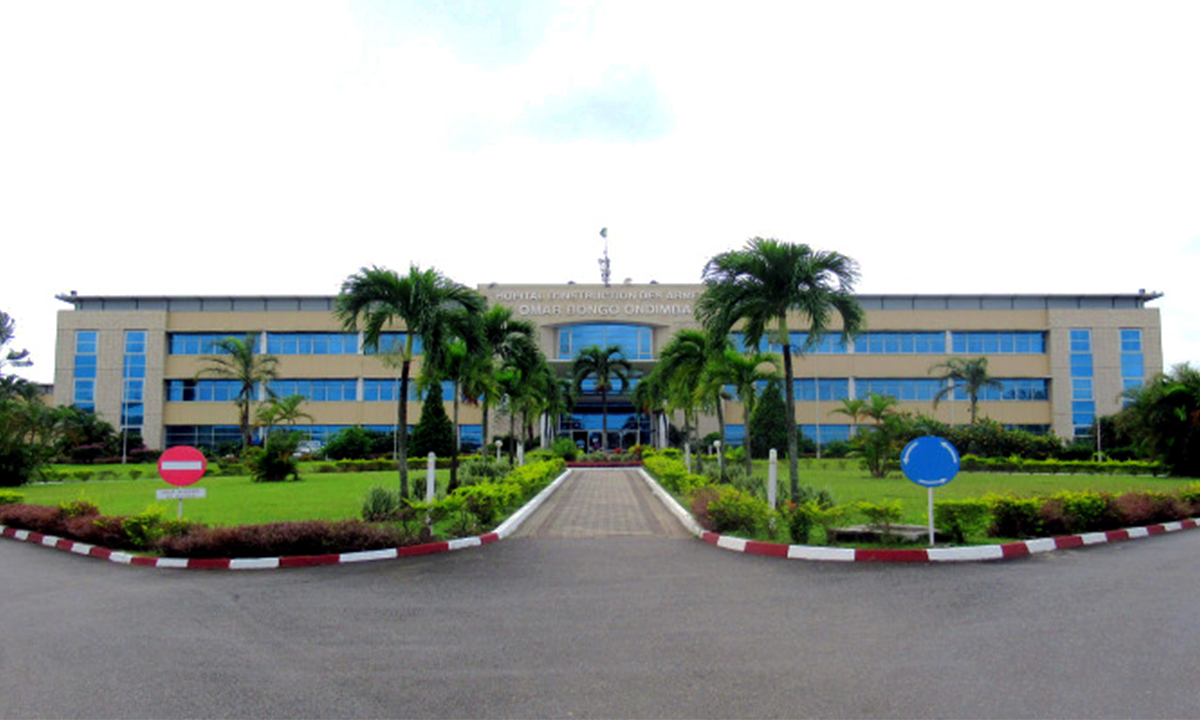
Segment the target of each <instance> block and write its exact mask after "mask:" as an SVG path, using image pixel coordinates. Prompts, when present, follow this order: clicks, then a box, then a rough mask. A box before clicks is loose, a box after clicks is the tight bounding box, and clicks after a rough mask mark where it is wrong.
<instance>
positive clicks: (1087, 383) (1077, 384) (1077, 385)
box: [1071, 378, 1095, 400]
mask: <svg viewBox="0 0 1200 720" xmlns="http://www.w3.org/2000/svg"><path fill="white" fill-rule="evenodd" d="M1071 397H1072V398H1073V399H1075V400H1094V399H1095V398H1093V397H1092V381H1091V379H1090V378H1075V379H1072V380H1071Z"/></svg>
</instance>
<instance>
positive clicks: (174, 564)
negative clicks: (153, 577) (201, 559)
mask: <svg viewBox="0 0 1200 720" xmlns="http://www.w3.org/2000/svg"><path fill="white" fill-rule="evenodd" d="M155 567H160V568H178V569H180V570H186V569H187V567H188V559H187V558H159V559H158V562H157V563H155Z"/></svg>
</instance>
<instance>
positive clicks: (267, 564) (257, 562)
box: [229, 557, 279, 570]
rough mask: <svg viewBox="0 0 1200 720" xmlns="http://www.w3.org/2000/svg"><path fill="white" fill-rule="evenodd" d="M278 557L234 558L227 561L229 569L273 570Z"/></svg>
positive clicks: (277, 563) (276, 565) (277, 565)
mask: <svg viewBox="0 0 1200 720" xmlns="http://www.w3.org/2000/svg"><path fill="white" fill-rule="evenodd" d="M277 567H279V558H277V557H272V558H235V559H233V560H230V561H229V569H230V570H274V569H275V568H277Z"/></svg>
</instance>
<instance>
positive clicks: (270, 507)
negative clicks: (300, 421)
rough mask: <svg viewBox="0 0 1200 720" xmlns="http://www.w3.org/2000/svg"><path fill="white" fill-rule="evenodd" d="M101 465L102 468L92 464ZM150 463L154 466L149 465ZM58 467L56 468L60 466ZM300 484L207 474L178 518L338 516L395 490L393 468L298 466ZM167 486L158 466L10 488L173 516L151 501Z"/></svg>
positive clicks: (40, 497) (420, 484)
mask: <svg viewBox="0 0 1200 720" xmlns="http://www.w3.org/2000/svg"><path fill="white" fill-rule="evenodd" d="M95 467H102V466H94V468H95ZM151 467H153V466H151ZM60 469H61V468H60ZM301 477H302V478H303V479H302V480H301V481H300V482H284V483H256V482H252V481H251V480H250V478H249V477H248V476H238V475H234V476H220V477H217V476H207V477H205V478H203V479H202V480H200V482H198V483H196V484H195V485H192V486H191V487H196V488H201V487H202V488H205V489H206V491H207V497H205V498H203V499H197V500H184V501H183V516H184V517H185V518H187V519H189V520H192V521H195V522H200V523H204V524H206V525H249V524H259V523H268V522H278V521H288V520H343V519H347V518H357V517H359V516H360V515H361V511H362V501H363V498H364V497H365V496H366V494H367V492H368V491H369V490H370V489H371V488H372V487H375V486H380V487H385V488H388V489H395V488H398V487H399V484H400V481H399V475H398V474H397V472H396V471H394V470H388V471H380V472H365V473H317V472H305V471H304V468H302V469H301ZM408 477H409V483H410V484H411V486H412V487H413V488H414V489H415V490H417V491H419V492H421V494H422V496H423V495H424V488H425V471H424V470H421V471H410V472H409V476H408ZM449 479H450V471H449V470H439V471H437V483H438V492H439V496H444V495H445V492H446V485H447V484H448V482H449ZM171 487H172V486H171V485H168V484H167V483H165V482H163V480H162V479H160V478H159V477H158V474H157V470H152V471H151V472H150V473H149V474H148V475H145V476H143V477H142V478H141V479H139V480H93V481H88V482H64V483H53V484H34V485H25V486H22V487H19V488H14V489H15V490H16V491H17V492H18V493H20V494H22V495H24V496H25V502H27V503H31V504H34V505H57V504H59V503H61V502H67V501H71V500H87V501H89V502H93V503H95V504H96V505H98V506H99V507H100V512H101V513H103V514H105V515H133V514H136V513H140V512H142V511H143V510H145V509H146V508H147V507H149V506H151V505H157V506H160V507H162V508H164V514H165V515H166V516H167V517H175V513H176V511H177V510H176V508H177V502H178V501H175V500H156V499H155V491H156V490H165V489H170V488H171Z"/></svg>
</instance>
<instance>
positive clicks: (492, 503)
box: [451, 483, 521, 527]
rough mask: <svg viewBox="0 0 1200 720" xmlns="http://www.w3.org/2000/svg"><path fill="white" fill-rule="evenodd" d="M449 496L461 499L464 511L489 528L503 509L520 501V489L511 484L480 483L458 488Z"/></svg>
mask: <svg viewBox="0 0 1200 720" xmlns="http://www.w3.org/2000/svg"><path fill="white" fill-rule="evenodd" d="M451 496H452V497H456V498H461V499H462V501H463V507H464V508H465V509H466V510H468V511H469V512H471V514H473V515H474V516H475V517H477V518H479V522H480V523H481V524H482V525H483V526H485V527H491V526H492V525H494V524H495V523H496V522H497V521H498V520H499V519H500V515H501V513H502V512H503V511H504V510H505V509H507V508H508V507H510V506H511V505H513V504H514V503H515V502H516V501H517V500H519V499H520V497H521V488H520V486H519V485H516V484H513V483H480V484H478V485H466V486H464V487H460V488H458V489H457V490H455V491H454V492H453V493H451Z"/></svg>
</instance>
